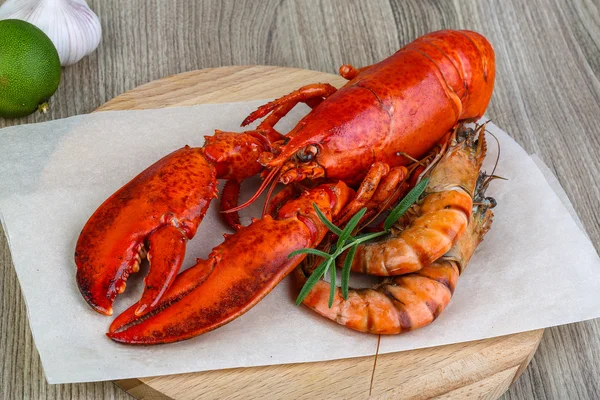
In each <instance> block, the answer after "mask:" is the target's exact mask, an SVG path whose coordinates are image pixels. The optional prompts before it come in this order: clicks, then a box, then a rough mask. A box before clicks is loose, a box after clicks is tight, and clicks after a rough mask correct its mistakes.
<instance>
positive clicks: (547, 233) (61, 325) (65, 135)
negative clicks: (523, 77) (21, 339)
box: [0, 101, 600, 383]
mask: <svg viewBox="0 0 600 400" xmlns="http://www.w3.org/2000/svg"><path fill="white" fill-rule="evenodd" d="M262 103H263V102H262V101H254V102H245V103H230V104H214V105H202V106H196V107H183V108H168V109H161V110H148V111H123V112H104V113H96V114H91V115H83V116H77V117H73V118H68V119H64V120H59V121H52V122H48V123H43V124H35V125H25V126H15V127H11V128H6V129H3V130H1V131H0V149H1V150H0V154H1V158H0V211H1V213H0V217H2V218H3V226H4V229H5V234H6V235H7V237H8V239H9V244H10V249H11V253H12V257H13V262H14V266H15V269H16V271H17V275H18V278H19V281H20V283H21V287H22V291H23V295H24V296H25V301H26V304H27V310H28V313H29V321H30V326H31V329H32V331H33V336H34V339H35V343H36V346H37V348H38V351H39V353H40V356H41V360H42V364H43V366H44V371H45V373H46V377H47V379H48V382H50V383H67V382H83V381H99V380H109V379H121V378H130V377H140V376H153V375H164V374H175V373H182V372H192V371H203V370H213V369H220V368H232V367H249V366H258V365H268V364H282V363H297V362H307V361H323V360H331V359H338V358H346V357H357V356H365V355H372V354H375V351H376V347H377V336H373V335H367V334H361V333H357V332H354V331H351V330H349V329H346V328H343V327H341V326H338V325H337V324H334V323H332V322H330V321H328V320H326V319H324V318H322V317H320V316H318V315H316V314H314V313H313V312H311V311H310V310H308V309H306V308H305V307H296V306H295V305H294V302H293V300H294V298H295V296H296V294H297V293H296V291H295V290H294V289H293V287H292V285H291V284H290V281H289V279H288V280H285V281H283V282H282V283H281V284H280V285H279V286H278V287H277V288H276V289H275V290H274V291H273V292H272V293H271V294H270V295H268V296H267V297H266V298H265V299H264V300H263V301H261V302H260V303H259V304H258V305H257V306H256V307H254V308H253V309H252V310H250V311H249V312H248V313H247V314H245V315H243V316H242V317H241V318H238V319H237V320H235V321H233V322H231V323H230V324H228V325H226V326H224V327H222V328H219V329H217V330H215V331H212V332H210V333H208V334H205V335H202V336H199V337H196V338H194V339H191V340H187V341H184V342H180V343H175V344H169V345H161V346H150V347H140V346H127V345H122V344H117V343H114V342H112V341H111V340H109V339H108V338H106V337H105V336H104V333H105V332H106V330H107V329H108V326H109V324H110V322H111V320H112V319H111V318H109V317H105V316H102V315H100V314H97V313H96V312H94V311H93V310H92V309H91V308H90V307H89V306H88V305H87V304H86V302H85V301H84V300H83V298H82V297H81V295H80V294H79V291H78V289H77V286H76V283H75V265H74V261H73V251H74V247H75V242H76V240H77V236H78V235H79V232H80V230H81V228H82V227H83V225H84V223H85V222H86V220H87V218H88V217H89V216H90V215H91V214H92V212H93V211H94V210H95V209H96V207H97V206H98V205H99V204H100V203H101V202H102V201H103V200H104V199H106V198H107V197H108V196H109V195H110V194H112V193H113V192H114V191H115V190H117V189H118V188H119V187H121V186H122V185H123V184H124V183H126V182H128V181H129V180H130V179H131V178H132V177H133V176H135V175H136V174H137V173H138V172H140V171H141V170H143V169H144V168H146V167H147V166H148V165H150V164H151V163H153V162H154V161H156V160H158V159H159V158H161V157H162V156H164V155H165V154H167V153H169V152H171V151H173V150H175V149H177V148H179V147H182V146H183V145H185V144H189V145H192V146H194V145H195V146H200V145H202V143H203V138H202V136H203V135H206V134H211V133H212V131H213V129H215V128H219V129H223V130H233V131H239V130H240V128H239V126H238V124H239V122H240V121H242V119H243V118H244V117H245V116H246V115H247V114H248V113H249V112H250V111H252V110H253V109H255V108H256V107H257V106H258V105H259V104H262ZM305 112H306V109H305V108H302V107H297V109H295V110H294V111H293V112H292V114H291V116H290V117H289V118H287V119H286V120H285V121H282V123H281V124H280V125H279V126H278V127H279V128H281V130H282V131H286V130H287V129H289V128H290V127H291V126H293V124H294V122H295V121H297V120H298V118H300V117H301V116H302V115H304V113H305ZM489 130H490V131H492V132H493V133H494V134H495V135H496V136H497V137H498V139H499V141H500V144H501V146H502V154H501V157H500V163H499V166H498V169H497V171H496V174H498V175H501V176H504V177H506V178H508V179H509V180H508V181H495V182H493V183H492V185H491V186H490V188H489V190H488V193H487V194H488V195H490V196H493V197H495V198H496V200H497V201H498V206H497V208H496V209H495V210H494V211H495V219H494V224H493V226H492V229H491V231H490V232H489V233H488V234H487V236H486V237H485V240H484V242H483V243H482V244H481V245H480V247H479V248H478V250H477V252H476V253H475V256H474V257H473V259H472V260H471V262H470V264H469V266H468V268H467V269H466V272H465V273H464V274H463V276H461V278H460V281H459V284H458V287H457V289H456V292H455V295H454V298H453V299H452V301H451V303H450V305H449V307H448V308H447V309H446V310H445V311H444V313H442V315H441V316H440V317H439V318H438V319H437V320H436V321H435V322H434V323H433V324H432V325H430V326H428V327H426V328H423V329H420V330H417V331H414V332H411V333H408V334H403V335H399V336H394V337H382V339H381V347H380V352H382V353H387V352H393V351H399V350H407V349H415V348H421V347H430V346H438V345H443V344H448V343H457V342H464V341H470V340H476V339H483V338H488V337H493V336H499V335H506V334H510V333H515V332H521V331H527V330H533V329H538V328H543V327H548V326H553V325H559V324H565V323H571V322H575V321H581V320H586V319H590V318H595V317H600V296H598V295H597V293H599V292H600V260H599V259H598V256H597V254H596V251H595V250H594V247H593V246H592V244H591V243H590V241H589V239H588V238H587V236H586V235H585V233H584V231H583V230H582V228H580V227H578V225H577V224H576V222H575V221H574V219H573V217H572V216H571V214H570V213H569V211H568V210H567V208H566V207H570V204H569V203H568V200H566V196H564V192H562V191H561V190H560V186H558V187H557V188H558V190H559V192H561V193H562V196H564V198H565V200H566V201H567V203H566V204H567V206H565V204H563V202H562V201H561V200H560V199H559V197H558V196H557V194H556V193H555V191H554V190H553V189H552V188H551V186H550V185H549V183H548V181H547V180H546V179H545V178H544V174H543V173H542V172H541V171H540V169H539V168H538V167H537V166H536V163H535V162H534V160H533V159H532V158H531V157H529V156H528V155H527V154H526V152H525V151H524V150H523V149H522V148H521V147H519V145H518V144H517V143H516V142H514V141H513V140H512V139H511V138H510V137H509V136H508V135H506V134H505V133H504V132H502V131H501V130H500V129H498V128H497V127H495V126H493V125H490V126H489ZM488 148H489V149H490V151H489V153H490V154H489V156H488V159H487V160H486V163H487V170H488V171H490V170H491V166H492V164H493V161H494V160H495V156H496V151H495V148H496V145H495V142H494V141H493V139H491V138H488ZM537 160H538V162H539V159H537ZM540 165H542V168H546V167H545V166H543V163H542V164H540ZM547 172H549V170H548V171H547ZM548 176H549V179H550V180H551V181H552V182H553V184H557V183H558V182H557V181H556V180H555V178H554V177H553V176H552V175H551V173H550V175H548ZM256 182H257V181H254V184H256ZM253 188H255V186H254V187H252V184H249V185H247V187H246V190H245V192H246V195H248V193H250V192H251V191H252V190H253ZM261 207H262V204H261V203H260V202H257V203H255V204H254V205H253V206H252V207H251V208H250V210H245V212H244V213H245V215H247V216H248V215H258V214H259V210H260V209H261ZM216 208H217V207H216V203H215V204H213V206H212V207H211V210H210V211H209V213H208V215H207V216H206V218H205V220H204V222H203V223H202V225H201V227H200V229H199V230H198V233H197V234H196V237H195V238H194V239H193V240H192V241H191V242H190V244H189V245H188V250H187V257H186V262H185V264H184V265H186V266H189V265H192V264H193V261H194V259H195V258H197V257H205V256H206V255H207V254H208V252H209V251H210V249H211V248H212V247H214V246H215V245H217V244H218V243H220V242H221V240H222V236H221V233H222V232H227V231H228V230H227V228H226V227H225V226H224V225H223V224H222V223H221V222H220V220H219V219H218V216H217V212H216ZM571 209H572V208H571ZM135 275H137V276H135ZM135 275H134V276H131V277H130V279H129V281H128V283H127V292H126V294H123V295H121V296H119V297H118V299H117V301H116V303H115V315H118V313H120V312H121V311H123V310H124V309H125V308H126V307H127V306H128V305H130V304H132V303H133V302H134V301H136V300H137V299H138V298H139V296H140V294H141V278H142V277H143V272H142V273H140V274H135Z"/></svg>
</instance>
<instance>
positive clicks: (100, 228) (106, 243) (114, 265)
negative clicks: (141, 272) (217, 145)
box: [75, 146, 217, 315]
mask: <svg viewBox="0 0 600 400" xmlns="http://www.w3.org/2000/svg"><path fill="white" fill-rule="evenodd" d="M216 186H217V180H216V171H215V167H214V166H213V165H212V164H211V163H210V162H209V161H207V159H206V157H205V155H204V152H203V149H198V148H190V147H188V146H186V147H184V148H181V149H179V150H176V151H175V152H173V153H171V154H169V155H167V156H166V157H164V158H162V159H161V160H159V161H157V162H156V163H154V164H153V165H151V166H150V167H149V168H147V169H146V170H145V171H143V172H142V173H140V174H139V175H138V176H136V177H135V178H134V179H133V180H132V181H130V182H129V183H127V184H126V185H125V186H123V187H122V188H121V189H119V190H118V191H117V192H116V193H115V194H113V195H112V196H111V197H109V198H108V199H107V200H106V201H105V202H104V203H103V204H102V205H101V206H100V207H99V208H98V209H97V210H96V211H95V212H94V214H93V215H92V216H91V217H90V219H89V220H88V222H87V223H86V224H85V226H84V228H83V230H82V232H81V234H80V236H79V239H78V241H77V246H76V249H75V264H76V265H77V285H78V286H79V290H80V291H81V293H82V295H83V297H84V298H85V300H86V301H87V302H88V304H89V305H90V306H92V307H93V308H94V309H95V310H96V311H98V312H99V313H102V314H106V315H111V314H112V303H113V301H114V299H115V297H116V296H117V294H119V293H122V292H123V291H124V290H125V286H126V283H125V282H126V280H127V277H128V276H129V274H130V273H132V272H137V270H138V269H139V262H140V260H141V258H142V257H143V256H145V253H146V250H147V254H148V260H149V261H150V272H149V273H148V276H147V277H146V279H145V289H144V293H143V295H142V300H141V301H140V303H139V305H138V308H137V311H136V312H137V313H138V314H140V315H141V314H143V313H144V312H145V310H147V309H150V308H152V307H153V306H155V305H156V304H157V303H158V301H159V299H160V298H161V296H162V295H163V293H164V292H165V291H166V290H167V289H168V288H169V286H170V285H171V284H172V283H173V280H174V279H175V276H176V275H177V273H178V272H179V269H180V267H181V263H182V262H183V258H184V255H185V246H186V242H187V240H188V239H191V238H192V237H193V236H194V234H195V233H196V230H197V228H198V225H199V224H200V222H201V221H202V218H203V217H204V215H205V214H206V210H207V209H208V207H209V205H210V201H211V200H212V199H213V198H214V197H215V196H216Z"/></svg>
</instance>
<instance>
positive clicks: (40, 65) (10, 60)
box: [0, 19, 61, 118]
mask: <svg viewBox="0 0 600 400" xmlns="http://www.w3.org/2000/svg"><path fill="white" fill-rule="evenodd" d="M60 74H61V69H60V60H59V58H58V52H57V51H56V48H55V47H54V44H52V41H51V40H50V38H48V36H46V34H45V33H44V32H42V31H41V30H40V29H38V28H37V27H36V26H34V25H32V24H30V23H29V22H25V21H21V20H18V19H5V20H3V21H0V117H3V118H19V117H24V116H26V115H29V114H31V113H32V112H34V111H35V110H36V109H38V108H39V109H40V110H41V111H45V110H46V109H47V108H48V103H47V101H48V99H50V96H52V95H53V94H54V92H56V88H57V87H58V83H59V82H60Z"/></svg>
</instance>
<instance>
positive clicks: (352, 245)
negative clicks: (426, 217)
mask: <svg viewBox="0 0 600 400" xmlns="http://www.w3.org/2000/svg"><path fill="white" fill-rule="evenodd" d="M428 183H429V179H427V178H425V179H423V180H421V181H420V182H419V183H417V184H416V185H415V187H414V188H412V190H411V191H410V192H408V194H407V195H406V196H404V198H403V199H402V200H401V201H400V202H399V203H398V205H397V206H396V207H394V209H393V210H392V212H390V214H389V215H388V217H387V218H386V219H385V222H384V223H383V226H384V229H385V230H384V231H381V232H375V233H368V234H363V235H358V236H352V231H354V229H355V228H356V226H357V225H358V223H359V222H360V220H361V218H362V217H363V216H364V215H365V213H366V212H367V209H366V208H362V209H361V210H360V211H358V212H357V213H356V215H354V217H352V219H351V220H350V221H348V223H347V224H346V226H345V227H344V229H341V228H339V227H337V226H335V225H334V224H333V223H332V222H331V221H329V220H328V219H327V217H326V216H325V214H323V212H322V211H321V210H320V209H319V207H318V206H317V204H316V203H313V207H314V208H315V211H316V212H317V216H318V217H319V219H320V220H321V222H323V224H324V225H325V226H326V227H327V228H328V229H329V230H330V231H331V232H333V233H334V234H336V235H337V236H338V241H337V243H336V244H335V245H334V246H333V247H332V248H331V250H330V252H329V253H326V252H324V251H320V250H316V249H310V248H306V249H299V250H296V251H293V252H291V253H290V255H289V256H288V257H290V258H291V257H294V256H296V255H299V254H312V255H315V256H319V257H322V258H323V262H321V264H319V266H317V268H315V270H314V271H313V273H312V274H311V275H310V276H309V277H308V279H307V280H306V282H305V283H304V286H303V287H302V290H300V294H299V295H298V298H297V299H296V305H299V304H300V303H302V301H303V300H304V299H305V298H306V296H307V295H308V293H310V291H311V290H312V288H313V287H314V286H315V285H316V284H317V282H318V281H319V280H320V279H321V278H322V277H324V276H326V275H327V272H329V273H330V278H329V279H330V291H329V307H330V308H331V306H332V305H333V300H334V298H335V290H336V283H335V275H336V274H335V259H336V258H337V257H339V256H340V255H341V254H342V253H343V252H345V251H346V250H348V249H349V251H348V255H347V256H346V259H345V260H344V266H343V268H342V296H343V297H344V299H348V283H349V280H350V267H351V266H352V261H353V260H354V255H355V254H356V250H357V249H358V245H359V244H361V243H363V242H366V241H369V240H372V239H375V238H377V237H379V236H383V235H385V234H387V233H389V231H390V229H391V227H392V226H393V225H394V223H395V222H396V221H398V219H400V217H402V215H404V213H405V212H406V211H407V210H408V209H409V208H410V206H412V205H413V204H414V203H415V202H416V201H417V200H418V199H419V197H420V196H421V194H423V192H424V191H425V188H426V187H427V184H428Z"/></svg>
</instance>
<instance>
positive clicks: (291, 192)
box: [265, 184, 299, 217]
mask: <svg viewBox="0 0 600 400" xmlns="http://www.w3.org/2000/svg"><path fill="white" fill-rule="evenodd" d="M298 192H299V190H298V189H297V188H296V185H294V184H292V185H288V186H286V187H284V188H283V189H282V190H281V191H280V192H279V193H277V194H276V195H275V196H274V197H273V199H272V200H271V202H270V203H269V206H268V208H267V212H266V213H265V214H267V215H270V216H272V217H274V216H275V215H276V214H277V212H278V211H279V209H280V208H281V207H282V206H283V205H284V204H285V203H287V202H288V201H289V200H291V199H293V198H294V197H296V196H297V195H298Z"/></svg>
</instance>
